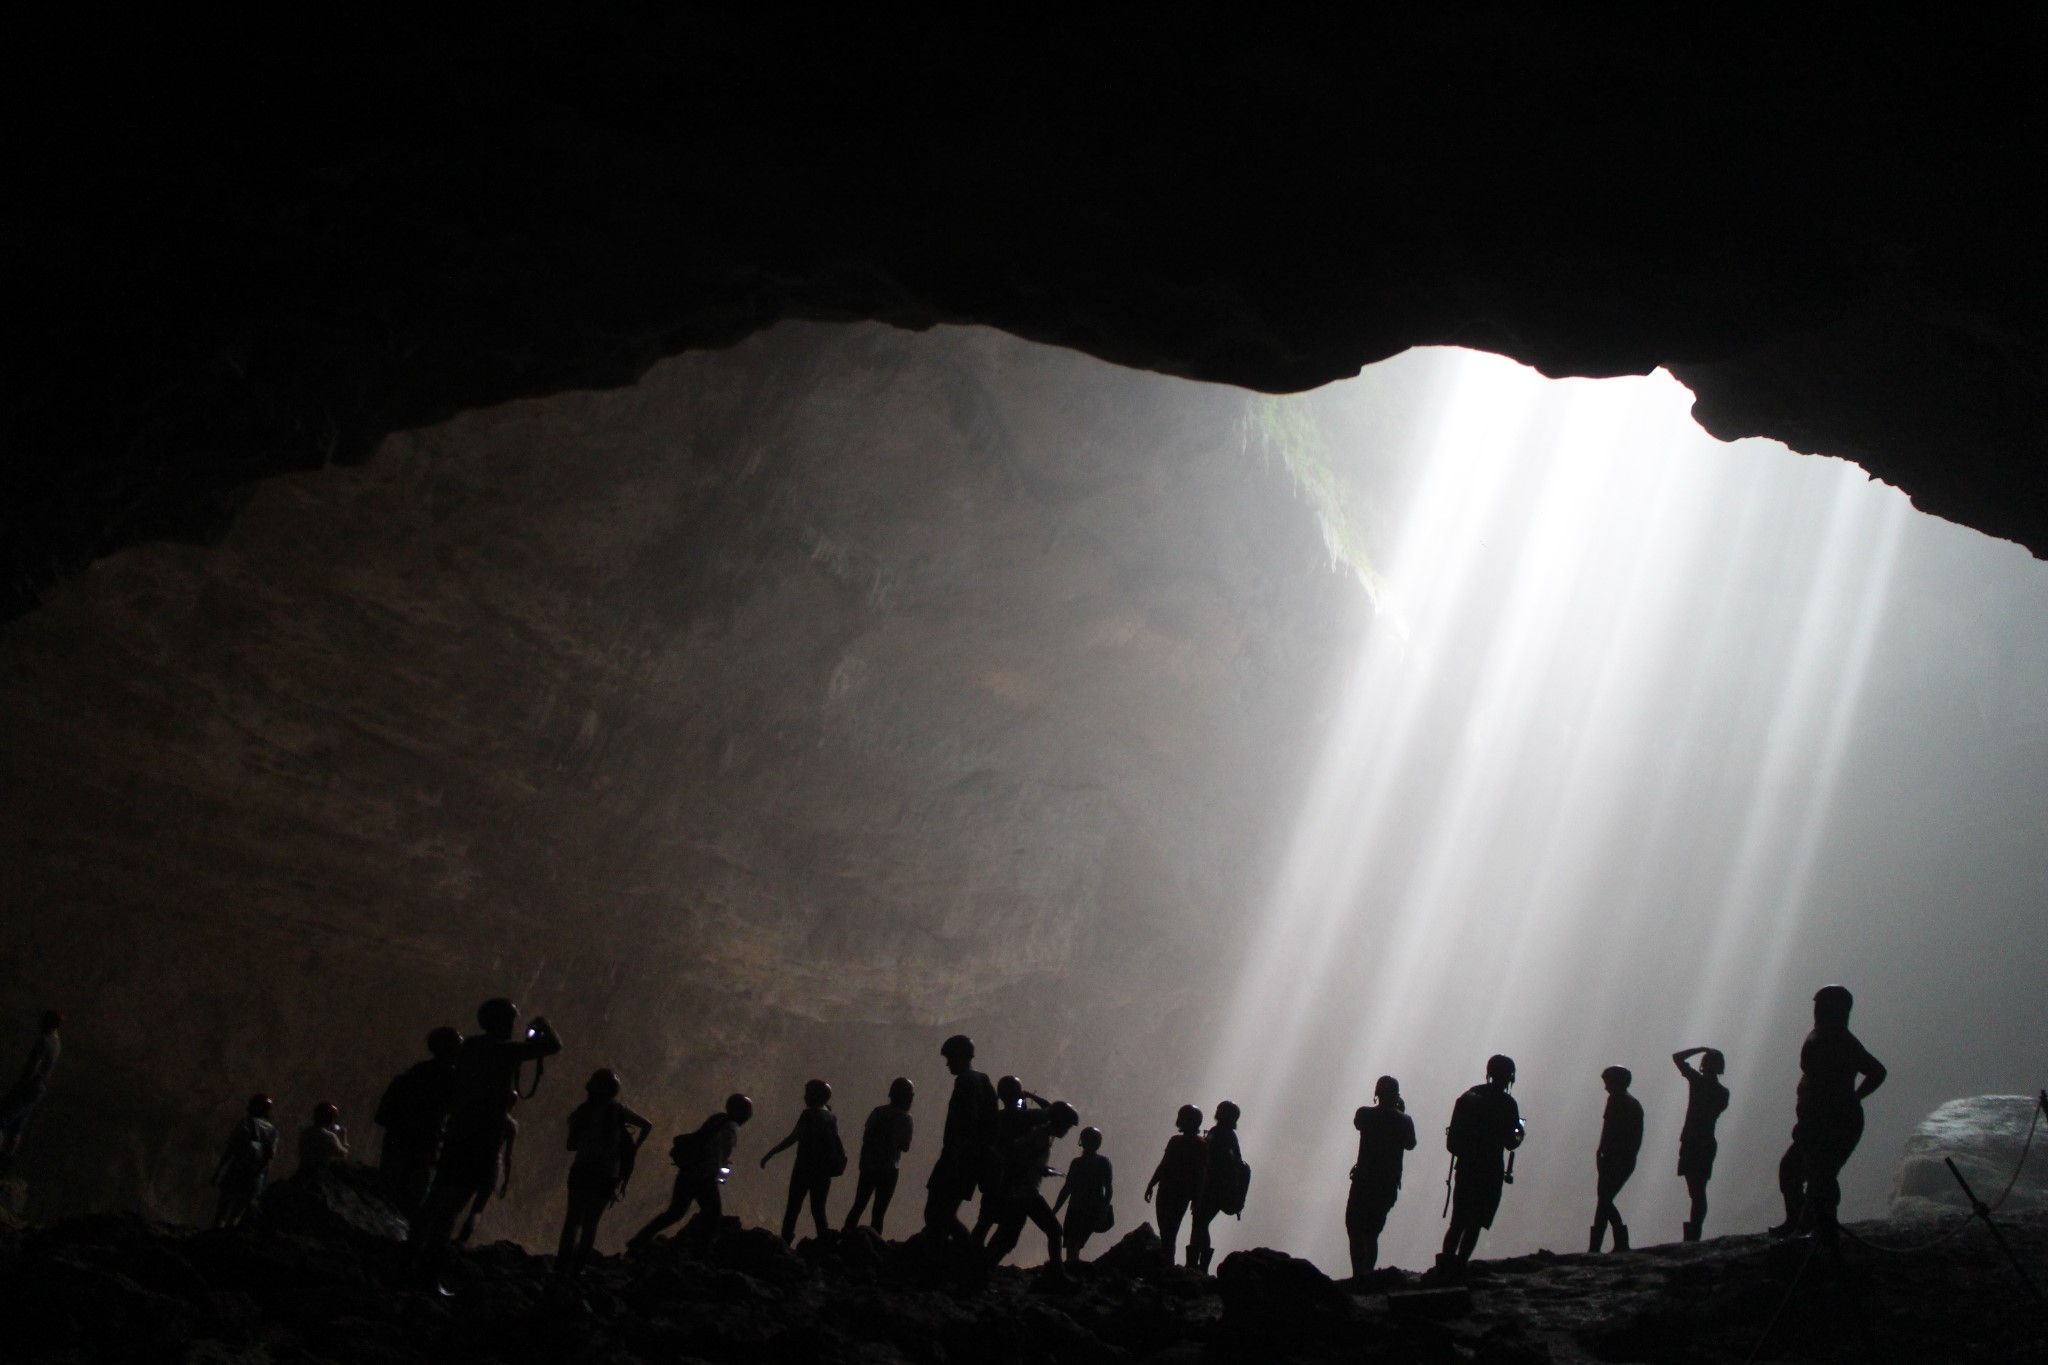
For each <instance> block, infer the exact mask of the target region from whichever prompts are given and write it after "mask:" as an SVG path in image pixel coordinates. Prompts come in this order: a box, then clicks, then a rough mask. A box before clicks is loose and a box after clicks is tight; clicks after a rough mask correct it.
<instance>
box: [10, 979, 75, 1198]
mask: <svg viewBox="0 0 2048 1365" xmlns="http://www.w3.org/2000/svg"><path fill="white" fill-rule="evenodd" d="M63 1027H64V1011H62V1010H44V1011H43V1017H42V1018H41V1019H39V1020H37V1021H36V1040H35V1042H33V1043H31V1044H29V1049H28V1060H27V1061H26V1062H24V1063H22V1067H21V1075H20V1076H19V1077H17V1078H16V1079H15V1082H14V1084H13V1085H12V1086H11V1087H9V1088H8V1091H7V1093H6V1094H5V1095H4V1096H0V1176H4V1175H6V1174H7V1173H8V1172H9V1171H11V1170H13V1169H14V1154H15V1153H16V1152H18V1151H20V1150H21V1135H22V1133H23V1132H25V1131H26V1130H27V1128H28V1120H29V1115H31V1114H33V1113H35V1111H36V1106H37V1105H39V1104H41V1103H42V1102H43V1096H45V1095H47V1094H49V1093H50V1077H51V1075H52V1074H53V1073H54V1072H55V1071H56V1070H57V1058H58V1056H59V1054H61V1053H62V1052H63V1050H64V1042H63V1039H62V1038H61V1037H60V1036H59V1032H60V1030H62V1029H63Z"/></svg>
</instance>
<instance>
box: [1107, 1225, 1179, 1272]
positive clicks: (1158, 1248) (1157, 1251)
mask: <svg viewBox="0 0 2048 1365" xmlns="http://www.w3.org/2000/svg"><path fill="white" fill-rule="evenodd" d="M1166 1259H1167V1256H1166V1246H1165V1244H1164V1243H1162V1242H1161V1241H1160V1240H1159V1234H1158V1233H1156V1232H1154V1231H1153V1230H1152V1225H1151V1224H1150V1223H1140V1224H1138V1226H1136V1227H1134V1228H1132V1229H1131V1230H1130V1231H1129V1232H1127V1233H1125V1234H1124V1235H1123V1236H1122V1237H1121V1238H1120V1239H1118V1241H1117V1244H1116V1245H1115V1246H1113V1247H1111V1248H1110V1249H1109V1250H1107V1251H1105V1252H1103V1253H1102V1254H1101V1255H1100V1256H1097V1257H1096V1258H1095V1262H1094V1264H1095V1265H1096V1266H1097V1267H1099V1268H1100V1269H1101V1270H1102V1271H1104V1272H1105V1273H1107V1274H1111V1275H1142V1274H1145V1273H1147V1272H1150V1271H1154V1270H1157V1269H1159V1267H1160V1266H1162V1265H1164V1264H1166Z"/></svg>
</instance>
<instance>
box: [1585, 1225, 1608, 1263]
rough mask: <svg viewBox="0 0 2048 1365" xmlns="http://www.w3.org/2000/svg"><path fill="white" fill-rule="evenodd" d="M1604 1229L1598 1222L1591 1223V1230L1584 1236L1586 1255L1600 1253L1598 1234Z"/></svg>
mask: <svg viewBox="0 0 2048 1365" xmlns="http://www.w3.org/2000/svg"><path fill="white" fill-rule="evenodd" d="M1604 1231H1606V1229H1604V1228H1602V1227H1601V1226H1600V1225H1599V1224H1598V1223H1595V1224H1593V1227H1592V1230H1591V1231H1590V1232H1589V1233H1588V1234H1587V1236H1586V1254H1587V1255H1588V1256H1598V1255H1599V1254H1600V1234H1601V1233H1602V1232H1604Z"/></svg>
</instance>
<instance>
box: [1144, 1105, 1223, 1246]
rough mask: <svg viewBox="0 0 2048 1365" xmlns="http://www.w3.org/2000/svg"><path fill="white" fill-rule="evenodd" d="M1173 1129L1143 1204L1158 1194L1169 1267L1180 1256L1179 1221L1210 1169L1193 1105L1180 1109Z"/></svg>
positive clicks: (1147, 1185) (1198, 1113)
mask: <svg viewBox="0 0 2048 1365" xmlns="http://www.w3.org/2000/svg"><path fill="white" fill-rule="evenodd" d="M1173 1126H1174V1127H1175V1128H1176V1129H1178V1130H1179V1131H1177V1132H1176V1133H1174V1135H1173V1136H1172V1137H1170V1138H1168V1139H1167V1140H1166V1151H1165V1153H1164V1154H1163V1155H1161V1156H1160V1158H1159V1164H1158V1165H1157V1166H1156V1167H1154V1168H1153V1171H1152V1178H1151V1179H1150V1180H1148V1181H1146V1182H1145V1202H1146V1203H1148V1204H1150V1203H1151V1202H1152V1192H1153V1191H1154V1190H1157V1191H1159V1203H1158V1204H1157V1205H1156V1209H1157V1215H1158V1218H1159V1241H1160V1244H1161V1245H1163V1246H1164V1247H1165V1248H1166V1263H1167V1264H1168V1265H1172V1264H1173V1263H1174V1258H1175V1257H1176V1256H1177V1255H1178V1254H1179V1252H1178V1251H1177V1250H1176V1245H1177V1243H1179V1241H1180V1224H1181V1220H1182V1219H1183V1218H1185V1217H1187V1213H1188V1207H1189V1205H1191V1204H1193V1203H1194V1202H1195V1194H1196V1192H1197V1191H1199V1190H1200V1189H1201V1188H1202V1172H1203V1171H1205V1170H1207V1169H1208V1168H1209V1147H1208V1144H1207V1143H1205V1142H1204V1141H1203V1140H1202V1111H1201V1110H1199V1109H1197V1108H1196V1107H1195V1106H1194V1105H1192V1104H1184V1105H1182V1106H1181V1107H1180V1112H1179V1113H1178V1114H1176V1115H1174V1119H1173Z"/></svg>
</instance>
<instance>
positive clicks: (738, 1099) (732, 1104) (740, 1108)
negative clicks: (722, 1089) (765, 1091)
mask: <svg viewBox="0 0 2048 1365" xmlns="http://www.w3.org/2000/svg"><path fill="white" fill-rule="evenodd" d="M725 1116H726V1117H727V1118H729V1119H731V1120H732V1121H733V1122H734V1123H745V1122H746V1121H747V1120H748V1119H750V1118H752V1117H754V1102H753V1101H752V1100H750V1099H748V1098H747V1097H746V1096H745V1095H727V1096H726V1097H725Z"/></svg>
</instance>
